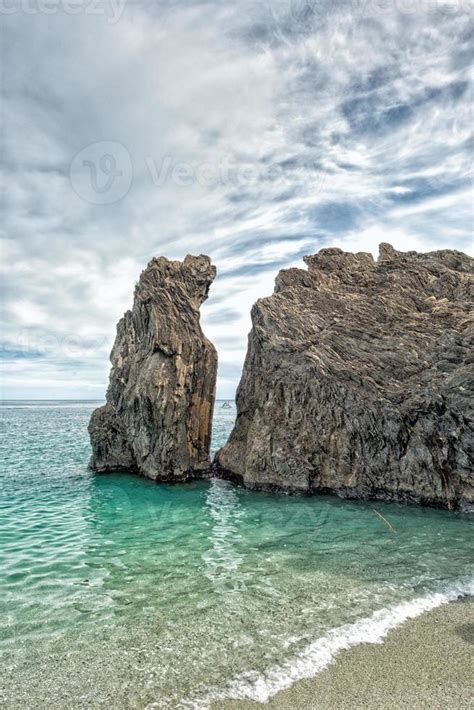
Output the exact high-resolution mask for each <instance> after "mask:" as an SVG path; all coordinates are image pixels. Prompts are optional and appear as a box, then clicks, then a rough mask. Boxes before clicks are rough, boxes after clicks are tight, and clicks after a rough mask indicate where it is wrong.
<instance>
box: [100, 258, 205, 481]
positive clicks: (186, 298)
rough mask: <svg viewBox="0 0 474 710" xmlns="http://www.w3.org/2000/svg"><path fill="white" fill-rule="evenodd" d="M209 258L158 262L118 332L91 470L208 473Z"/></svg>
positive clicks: (164, 476) (178, 476)
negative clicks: (205, 317)
mask: <svg viewBox="0 0 474 710" xmlns="http://www.w3.org/2000/svg"><path fill="white" fill-rule="evenodd" d="M215 275H216V270H215V267H214V266H211V263H210V260H209V258H208V257H207V256H187V257H186V258H185V260H184V262H182V263H181V262H179V261H168V259H165V258H164V257H160V258H159V259H153V260H152V261H151V262H150V263H149V264H148V267H147V268H146V269H145V271H143V273H142V274H141V276H140V280H139V282H138V284H137V286H136V289H135V299H134V304H133V309H132V310H131V311H128V312H127V313H126V314H125V316H124V317H123V318H122V320H121V321H120V322H119V324H118V326H117V337H116V340H115V344H114V347H113V350H112V353H111V357H110V359H111V362H112V371H111V374H110V384H109V388H108V391H107V403H106V405H105V406H104V407H101V408H100V409H97V410H96V411H95V412H94V413H93V415H92V418H91V422H90V424H89V433H90V437H91V444H92V459H91V462H90V466H91V468H92V469H94V470H96V471H136V472H138V473H141V474H143V475H145V476H147V477H148V478H153V479H156V480H161V481H170V480H171V481H173V480H184V479H186V478H189V477H192V476H194V475H197V474H198V472H203V471H206V470H208V469H209V465H210V462H209V446H210V439H211V426H212V413H213V408H214V400H215V386H216V374H217V354H216V351H215V348H214V346H213V345H212V344H211V343H210V342H209V341H208V340H207V338H205V336H204V335H203V333H202V330H201V326H200V324H199V307H200V306H201V303H202V302H203V301H204V300H205V299H206V298H207V295H208V291H209V287H210V285H211V283H212V281H213V280H214V278H215Z"/></svg>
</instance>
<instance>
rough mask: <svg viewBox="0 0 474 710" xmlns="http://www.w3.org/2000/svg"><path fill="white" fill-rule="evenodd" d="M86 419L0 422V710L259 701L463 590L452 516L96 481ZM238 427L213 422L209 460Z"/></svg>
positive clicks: (218, 488) (44, 411)
mask: <svg viewBox="0 0 474 710" xmlns="http://www.w3.org/2000/svg"><path fill="white" fill-rule="evenodd" d="M95 406H96V403H81V402H76V403H45V402H43V403H35V402H30V403H16V404H15V403H8V404H4V405H3V406H2V407H1V433H2V439H1V451H0V458H1V466H2V468H1V473H0V490H1V502H0V514H1V526H0V569H1V572H2V579H1V596H0V662H1V668H2V676H3V677H2V681H1V683H0V705H1V706H2V707H7V708H19V707H30V708H34V707H44V706H46V705H48V706H49V707H53V708H71V707H105V706H107V707H114V708H175V707H176V708H177V707H205V706H206V705H208V703H209V702H210V700H211V699H212V698H214V699H219V698H223V697H228V696H234V697H245V696H247V697H255V698H260V699H266V698H267V697H268V696H269V695H271V693H272V692H274V690H276V689H278V684H279V683H280V686H281V685H282V684H283V685H285V684H286V685H288V684H289V683H290V682H291V681H292V680H294V679H295V678H297V677H302V675H305V674H306V675H309V674H311V673H314V672H315V671H317V670H318V663H319V664H320V665H321V667H322V666H323V665H324V663H320V661H321V659H320V658H319V656H318V654H317V653H316V651H318V649H320V647H321V644H322V645H323V646H324V648H325V649H326V651H325V653H326V655H327V648H328V646H327V643H326V640H327V639H330V640H331V644H332V646H331V648H333V647H334V648H335V647H336V646H337V644H339V646H340V647H343V646H344V644H346V645H348V644H349V645H350V644H352V643H356V642H357V640H358V638H359V636H358V635H361V640H363V635H364V633H365V634H366V635H367V634H369V636H370V634H371V633H372V630H373V634H374V639H375V637H376V636H377V634H379V633H380V629H381V628H382V627H383V628H385V627H384V626H383V625H384V624H385V626H386V625H387V624H388V625H389V626H390V625H392V626H393V625H394V624H396V623H398V622H399V620H400V619H401V617H402V616H403V615H404V618H406V617H407V616H410V615H413V614H415V613H418V611H419V610H422V609H423V608H425V607H424V606H423V605H425V606H426V604H428V606H429V605H430V604H431V605H433V604H437V603H438V602H439V603H441V602H442V601H443V600H445V599H447V598H453V596H455V595H456V594H457V593H458V592H460V593H462V592H465V591H466V590H468V589H469V577H468V576H469V574H470V573H471V571H472V567H470V565H471V563H472V557H471V552H470V544H471V543H472V537H470V533H471V532H472V522H471V520H470V519H469V518H468V517H466V516H463V515H462V514H457V513H450V512H446V511H437V510H431V509H427V508H409V507H403V506H399V505H395V504H382V503H376V504H372V503H367V504H365V503H353V502H347V501H346V502H344V501H339V500H337V499H333V498H329V497H315V498H291V497H285V496H280V497H277V496H271V495H266V494H258V493H251V492H248V491H245V490H242V489H240V488H238V487H235V486H233V485H231V484H230V483H227V482H224V481H218V480H215V481H210V482H197V483H192V484H188V485H176V486H169V485H164V486H158V485H156V484H154V483H152V482H149V481H147V480H143V479H140V478H138V477H134V476H131V475H126V474H118V475H110V474H109V475H94V474H93V473H91V472H90V471H88V470H87V461H88V457H89V444H88V436H87V423H88V420H89V417H90V413H91V411H92V409H93V408H94V407H95ZM234 416H235V410H234V409H231V410H223V409H221V408H220V406H219V405H218V406H217V408H216V416H215V427H214V442H213V446H214V448H217V447H218V446H220V445H222V444H223V443H224V441H225V439H226V436H227V434H228V432H229V429H230V428H231V426H232V423H233V420H234ZM374 508H375V509H376V510H377V511H378V512H379V513H381V514H382V515H383V516H384V517H385V518H386V519H387V520H388V521H389V522H390V523H391V525H392V526H393V527H394V528H395V530H396V533H395V532H393V531H392V530H390V528H389V527H388V526H387V525H386V524H385V523H384V521H383V520H382V519H381V518H380V517H379V516H378V515H376V513H375V512H374ZM426 600H428V602H427V601H426ZM400 610H404V611H400ZM374 612H375V615H374ZM360 620H362V622H361V621H360ZM402 620H403V619H402ZM335 639H336V640H337V639H338V640H337V643H336V642H335ZM341 639H342V641H341ZM366 640H367V639H366ZM315 643H316V644H317V646H315V645H314V644H315ZM318 644H319V645H318ZM334 644H335V645H334ZM341 644H342V646H341ZM318 653H319V651H318ZM331 653H332V651H331ZM282 679H283V680H282Z"/></svg>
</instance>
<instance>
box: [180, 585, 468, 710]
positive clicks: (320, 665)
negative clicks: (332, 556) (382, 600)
mask: <svg viewBox="0 0 474 710" xmlns="http://www.w3.org/2000/svg"><path fill="white" fill-rule="evenodd" d="M473 594H474V578H469V579H466V578H464V579H462V580H459V581H458V582H456V583H453V584H451V585H449V586H447V587H445V588H444V589H443V590H441V591H438V592H433V593H430V594H427V595H425V596H421V597H417V598H415V599H412V600H410V601H406V602H401V603H399V604H394V605H391V606H388V607H386V608H383V609H379V610H378V611H375V612H374V613H373V614H371V615H370V616H367V617H364V618H362V619H359V620H358V621H355V622H353V623H351V624H344V625H343V626H338V627H336V628H334V629H331V630H330V631H328V633H327V634H325V635H324V636H322V637H321V638H319V639H317V640H316V641H314V642H313V643H311V644H309V645H308V646H306V648H304V649H303V650H302V651H300V652H299V653H298V654H296V655H295V656H294V657H292V658H290V659H289V660H287V661H285V662H284V663H282V664H281V665H274V666H272V667H270V668H269V669H268V670H266V671H265V672H264V673H257V672H255V671H249V672H247V673H243V674H241V675H239V676H237V677H236V678H234V679H233V680H232V681H230V682H229V683H228V685H227V686H226V688H225V689H223V690H220V691H217V692H211V693H209V695H207V697H206V698H205V699H204V700H203V701H202V702H197V703H192V706H193V707H194V708H206V707H209V705H210V704H211V703H213V702H217V701H219V700H220V701H222V700H224V699H229V698H232V699H238V700H244V699H245V700H254V701H258V702H261V703H266V702H268V700H269V699H270V698H271V697H272V696H273V695H275V694H276V693H278V692H280V691H282V690H286V689H287V688H289V687H291V686H292V685H293V683H295V682H296V681H299V680H302V679H304V678H311V677H313V676H315V675H316V674H317V673H320V672H321V671H322V670H324V669H325V668H327V667H328V666H329V664H330V663H332V662H333V661H334V659H335V658H336V656H337V655H338V653H339V652H340V651H343V650H345V649H349V648H351V647H353V646H357V645H359V644H363V643H383V640H384V639H385V637H386V636H387V634H388V633H389V631H391V630H392V629H395V628H396V627H397V626H400V625H401V624H403V623H404V622H405V621H408V620H409V619H414V618H416V617H417V616H420V615H421V614H423V613H424V612H427V611H431V610H432V609H435V608H436V607H439V606H442V605H443V604H447V603H448V602H451V601H455V600H456V599H458V598H460V597H464V596H470V595H473Z"/></svg>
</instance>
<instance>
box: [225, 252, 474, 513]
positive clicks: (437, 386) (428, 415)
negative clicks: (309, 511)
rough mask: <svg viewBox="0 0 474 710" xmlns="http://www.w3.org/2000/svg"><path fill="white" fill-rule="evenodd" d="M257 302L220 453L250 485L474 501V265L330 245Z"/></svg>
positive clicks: (460, 259)
mask: <svg viewBox="0 0 474 710" xmlns="http://www.w3.org/2000/svg"><path fill="white" fill-rule="evenodd" d="M305 262H306V264H307V266H308V270H307V271H304V270H301V269H289V270H285V271H281V272H280V274H279V275H278V277H277V279H276V286H275V292H274V294H273V295H272V296H270V297H269V298H264V299H261V300H259V301H258V302H257V303H256V305H255V306H254V308H253V311H252V320H253V328H252V331H251V333H250V336H249V346H248V354H247V358H246V361H245V366H244V372H243V376H242V380H241V382H240V386H239V389H238V394H237V411H238V415H237V421H236V425H235V428H234V430H233V432H232V434H231V436H230V439H229V441H228V443H227V445H226V446H225V447H224V448H223V449H221V451H220V452H219V453H218V455H217V463H218V466H219V467H220V469H221V473H223V474H224V475H227V476H229V475H233V476H236V477H237V478H239V479H241V480H242V481H243V482H244V483H245V484H246V485H247V486H249V487H253V488H278V489H284V490H291V491H306V492H316V491H320V492H330V493H336V494H338V495H340V496H344V497H351V498H374V499H389V500H400V501H412V502H418V503H424V504H431V505H439V506H443V507H448V508H468V507H469V506H470V505H472V503H473V487H472V486H473V472H472V463H473V431H472V425H473V410H472V402H473V380H474V373H473V366H472V362H473V352H474V350H473V345H474V332H473V320H472V316H471V315H470V305H472V296H473V260H472V259H470V258H469V257H468V256H466V255H464V254H462V253H459V252H455V251H439V252H433V253H429V254H417V253H416V252H408V253H401V252H397V251H395V250H394V249H393V248H392V247H390V246H389V245H386V244H382V245H381V247H380V256H379V259H378V261H377V262H374V260H373V258H372V256H371V255H370V254H365V253H359V254H349V253H345V252H342V251H341V250H340V249H323V250H321V251H320V252H319V254H317V255H315V256H309V257H306V258H305Z"/></svg>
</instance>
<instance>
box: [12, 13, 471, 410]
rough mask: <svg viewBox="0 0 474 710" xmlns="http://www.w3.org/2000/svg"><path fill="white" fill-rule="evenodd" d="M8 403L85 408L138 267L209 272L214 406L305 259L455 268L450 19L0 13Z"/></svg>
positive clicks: (467, 232)
mask: <svg viewBox="0 0 474 710" xmlns="http://www.w3.org/2000/svg"><path fill="white" fill-rule="evenodd" d="M0 14H1V15H2V17H1V18H0V19H1V26H0V39H1V42H2V50H1V51H2V57H1V66H2V77H1V79H2V102H1V109H2V125H3V133H2V136H1V141H2V177H3V181H2V182H3V184H4V192H3V196H2V203H1V204H2V215H3V216H2V233H3V234H2V236H3V245H2V269H3V274H2V279H3V285H4V292H3V296H2V308H3V318H4V322H5V325H4V327H3V328H2V333H1V336H2V342H1V354H2V360H3V365H4V375H3V397H5V398H20V397H24V398H29V397H32V398H33V397H34V398H89V399H95V398H101V397H102V396H103V394H104V392H105V387H106V383H107V377H108V370H109V363H108V354H109V351H110V348H111V345H112V342H113V338H114V333H115V325H116V322H117V320H118V319H119V318H120V316H121V315H122V314H123V312H124V311H125V310H126V309H127V308H129V307H130V305H131V302H132V292H133V286H134V283H135V281H136V279H137V277H138V275H139V273H140V271H141V270H142V269H143V268H144V266H145V265H146V263H147V262H148V261H149V260H150V258H151V257H153V256H154V255H165V256H167V257H170V258H179V259H180V258H182V257H184V256H185V255H186V254H187V253H194V254H199V253H205V254H209V255H210V256H211V257H212V259H213V261H214V263H215V264H216V266H217V269H218V277H217V279H216V281H215V283H214V285H213V287H212V290H211V295H210V298H209V300H208V301H207V303H206V304H205V306H204V307H203V326H204V330H205V332H206V334H207V335H208V337H210V338H211V340H213V342H214V343H215V344H216V346H217V348H218V351H219V356H220V366H219V390H218V394H219V395H220V396H221V397H232V396H233V394H234V391H235V387H236V384H237V383H238V379H239V376H240V371H241V366H242V361H243V357H244V353H245V348H246V338H247V332H248V330H249V327H250V319H249V311H250V307H251V305H252V303H253V302H254V301H255V300H256V299H257V298H258V297H260V296H264V295H267V294H269V293H271V292H272V289H273V281H274V278H275V275H276V273H277V271H278V270H279V269H280V268H283V267H287V266H294V265H301V266H302V257H303V255H305V254H308V253H314V252H316V251H317V250H318V249H320V248H321V247H323V246H341V247H343V248H346V249H349V250H367V251H373V252H374V253H376V250H377V245H378V243H379V242H380V241H388V242H391V243H392V244H393V245H394V246H395V247H397V248H400V249H417V250H429V249H439V248H455V249H460V250H463V251H468V252H472V227H473V224H472V218H473V213H472V205H471V199H472V183H471V174H470V168H471V159H472V134H471V130H472V127H471V121H472V94H471V93H470V86H469V58H470V55H471V53H472V44H471V43H472V36H473V25H472V6H471V5H470V3H469V2H468V0H457V1H456V2H443V0H347V1H344V0H343V1H341V2H335V1H334V0H333V1H332V2H326V0H313V1H311V0H308V1H307V2H305V1H304V0H281V1H280V0H272V1H271V2H270V1H269V2H266V1H263V0H262V1H258V0H255V1H254V2H247V0H238V1H237V0H208V1H206V0H103V1H102V2H101V1H100V0H2V1H1V6H0Z"/></svg>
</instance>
